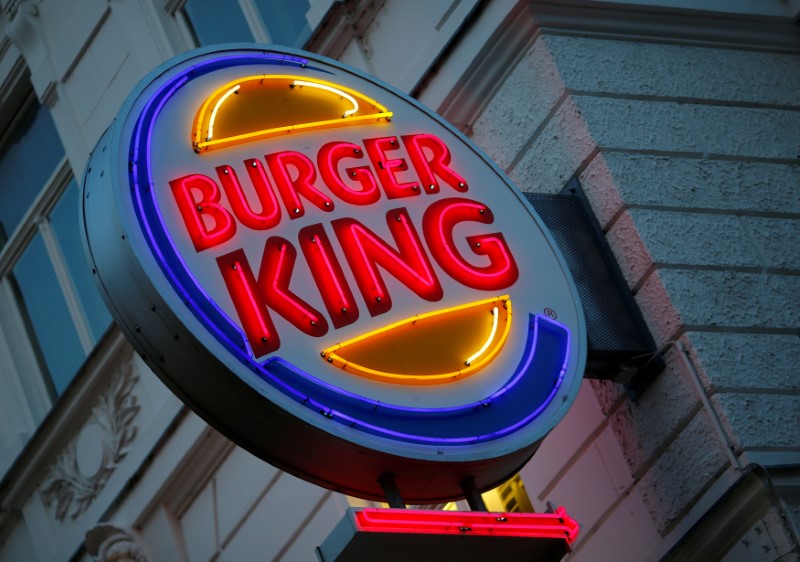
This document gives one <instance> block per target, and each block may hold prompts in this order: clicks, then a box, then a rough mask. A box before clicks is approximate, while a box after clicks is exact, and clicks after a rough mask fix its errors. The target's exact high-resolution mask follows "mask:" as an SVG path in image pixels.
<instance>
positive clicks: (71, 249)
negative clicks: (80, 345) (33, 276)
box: [50, 180, 111, 340]
mask: <svg viewBox="0 0 800 562" xmlns="http://www.w3.org/2000/svg"><path fill="white" fill-rule="evenodd" d="M50 224H51V225H52V226H53V232H54V233H55V236H56V238H57V239H58V244H59V246H60V247H61V252H62V254H63V256H64V260H65V261H66V262H67V267H68V268H69V274H70V277H72V282H73V284H74V285H75V290H76V291H77V293H78V298H79V299H80V301H81V305H82V306H83V311H84V312H85V313H86V318H87V320H88V322H89V328H90V329H91V331H92V337H94V339H95V340H98V339H100V336H102V335H103V333H104V332H105V331H106V328H108V325H109V324H110V323H111V315H110V314H109V313H108V309H107V308H106V306H105V304H104V303H103V300H102V299H101V298H100V294H99V293H98V291H97V287H96V286H95V283H94V279H93V278H92V272H91V269H90V267H89V262H88V261H87V259H86V254H85V253H84V251H83V243H82V242H81V236H80V229H79V225H78V184H77V183H75V180H72V181H71V182H70V183H69V186H67V190H66V191H65V192H64V195H62V196H61V200H60V201H59V202H58V203H57V204H56V207H55V208H54V209H53V212H52V213H51V214H50Z"/></svg>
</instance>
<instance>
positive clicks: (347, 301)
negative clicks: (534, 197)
mask: <svg viewBox="0 0 800 562" xmlns="http://www.w3.org/2000/svg"><path fill="white" fill-rule="evenodd" d="M363 145H364V148H363V149H362V148H361V147H360V146H359V145H357V144H354V143H350V142H329V143H327V144H325V145H323V146H322V147H321V148H320V150H319V151H318V154H317V157H316V164H317V167H315V165H314V162H313V161H312V160H311V159H310V158H309V157H308V156H306V155H304V154H302V153H300V152H292V151H282V152H275V153H271V154H267V155H266V156H265V157H264V161H265V162H266V166H264V164H262V162H261V161H260V160H259V159H256V158H251V159H247V160H244V161H243V162H242V164H243V167H244V169H245V171H246V172H247V173H246V174H243V173H242V172H241V171H240V172H239V173H238V174H237V171H236V170H235V169H234V168H233V167H232V166H229V165H222V166H218V167H217V168H216V170H215V171H216V175H217V177H218V178H219V182H220V184H221V186H222V189H220V187H219V185H218V184H217V182H215V181H214V180H213V179H212V178H210V177H208V176H205V175H202V174H191V175H187V176H183V177H181V178H178V179H175V180H172V181H170V182H169V185H170V187H171V190H172V194H173V196H174V198H175V202H176V204H177V207H178V210H179V212H180V216H181V218H182V220H183V224H184V226H185V227H186V232H187V233H188V235H189V238H190V239H191V241H192V244H193V246H194V248H195V250H196V251H197V252H198V253H200V252H205V251H208V250H210V249H212V248H214V247H216V246H219V245H221V244H223V243H225V242H228V241H230V240H231V239H233V237H234V235H235V234H236V229H237V224H240V225H241V226H242V227H243V228H246V229H249V230H251V231H263V232H264V233H265V235H266V236H265V242H264V249H263V253H262V256H261V262H260V264H253V265H251V263H250V262H249V260H248V257H247V256H246V255H245V252H244V249H243V248H240V249H234V250H232V251H231V250H230V248H229V247H228V248H227V249H226V250H225V251H226V253H225V254H224V255H221V256H218V257H216V262H217V265H218V267H219V271H220V273H221V275H222V279H223V281H224V283H225V287H226V288H227V290H228V293H229V296H230V298H231V301H232V303H233V306H234V308H235V310H236V314H237V315H238V317H239V321H240V324H241V326H242V328H243V330H244V332H245V334H246V336H247V339H248V341H249V342H250V346H251V349H252V350H253V353H254V354H255V356H256V357H261V356H263V355H266V354H268V353H271V352H274V351H276V350H278V349H279V347H280V338H279V336H278V333H277V331H276V328H275V324H274V322H273V320H272V316H271V314H273V313H274V314H278V315H279V316H281V317H283V318H284V319H285V320H286V321H287V322H289V323H290V324H291V325H293V326H294V327H295V328H296V329H298V330H299V331H301V332H302V333H304V334H307V335H309V336H317V337H318V336H322V335H324V334H325V333H327V331H328V329H329V326H328V322H329V321H330V323H331V324H332V325H333V327H334V328H335V329H337V328H341V327H343V326H347V325H349V324H352V323H353V322H355V321H356V320H357V319H358V317H359V307H360V306H366V309H367V311H369V313H370V315H372V316H377V315H379V314H383V313H385V312H388V311H389V310H390V309H391V308H392V295H391V294H390V293H391V292H392V291H397V289H396V288H391V289H390V285H387V282H386V276H391V277H392V278H394V279H395V280H396V281H398V282H399V283H400V284H401V285H402V287H404V288H405V289H408V291H410V292H411V293H413V294H415V295H417V296H418V297H420V298H422V299H424V300H427V301H431V302H435V301H438V300H440V299H442V297H443V289H442V284H441V282H440V276H441V275H442V274H444V275H446V276H449V277H450V278H452V279H453V280H455V281H457V282H458V283H461V284H462V285H464V286H467V287H470V288H473V289H478V290H483V291H500V290H504V289H506V288H508V287H510V286H511V285H513V284H514V283H515V282H516V281H517V279H518V277H519V271H518V268H517V264H516V262H515V260H514V257H513V255H512V253H511V249H510V248H509V246H508V244H507V242H506V240H505V238H504V236H503V234H502V233H500V232H492V231H491V230H489V232H491V233H488V234H487V233H486V232H487V230H488V229H487V228H486V227H485V225H490V224H492V223H493V222H494V216H493V214H492V211H491V210H490V209H489V207H487V206H486V205H485V204H483V203H481V202H478V201H475V200H472V199H467V198H464V197H449V196H446V195H444V194H443V193H442V191H441V190H442V189H446V188H450V189H452V190H453V192H454V193H463V192H466V191H467V190H468V183H467V181H466V180H465V178H464V177H463V176H462V175H461V174H459V173H458V172H457V171H456V170H455V169H453V168H452V167H451V165H450V163H451V159H452V158H451V154H450V151H449V149H448V147H447V145H446V144H445V143H444V142H443V141H442V140H441V139H439V138H438V137H435V136H434V135H429V134H419V135H404V136H402V137H400V139H398V138H396V137H382V138H375V139H365V140H364V141H363ZM403 148H404V149H405V151H404V150H403ZM390 156H391V157H390ZM409 162H410V163H411V167H412V168H413V169H409ZM317 170H319V175H320V177H321V181H318V179H317ZM268 172H269V175H268ZM244 177H247V178H248V179H249V184H248V185H246V186H243V185H242V183H241V181H240V179H241V178H244ZM270 178H271V180H272V181H270ZM223 194H224V198H223ZM384 196H385V197H386V198H387V199H390V200H391V199H399V198H404V197H412V196H414V197H416V196H423V197H432V199H431V203H430V204H428V206H427V208H426V209H425V212H424V214H422V220H421V223H422V224H421V225H419V227H420V228H419V229H418V226H416V225H415V224H414V222H413V219H412V216H411V214H410V213H409V211H408V209H407V208H405V207H403V206H398V207H395V208H392V209H390V210H388V211H386V212H385V215H384V219H385V227H383V226H382V225H381V226H380V228H378V229H376V230H373V228H375V225H376V223H375V222H374V221H372V222H370V224H371V227H367V226H366V225H365V224H364V223H363V222H361V221H359V220H357V219H355V218H350V217H342V216H341V213H339V215H338V217H337V218H335V219H334V220H332V221H330V224H329V225H327V226H326V225H325V224H324V223H322V222H319V221H320V220H321V219H322V218H323V217H324V216H325V214H327V213H329V212H331V211H332V210H333V209H334V199H338V200H339V201H340V202H341V203H343V204H344V205H345V208H346V206H347V205H350V206H352V207H353V208H354V209H365V210H366V208H368V206H370V205H373V204H374V203H376V202H378V201H379V200H380V199H381V197H384ZM418 201H419V202H421V201H422V200H418ZM304 203H310V204H311V206H310V207H308V208H307V207H306V206H305V205H304ZM414 205H415V206H416V208H417V209H419V203H418V202H415V203H414ZM281 206H283V207H284V209H285V210H286V211H287V215H288V216H289V219H290V220H294V219H298V218H300V217H303V216H305V215H306V212H307V211H308V213H309V218H311V217H313V219H312V220H315V221H316V222H314V224H309V225H306V226H303V227H302V228H300V230H299V231H297V234H296V237H297V239H296V241H294V240H289V239H287V238H283V237H281V236H277V235H273V234H267V233H268V232H269V231H270V230H272V229H275V228H276V227H278V226H279V224H280V222H281V220H284V219H283V213H282V210H281ZM383 208H384V209H385V205H384V207H383ZM340 210H341V209H340ZM361 212H363V211H361ZM372 212H374V211H372ZM418 212H419V211H418ZM417 216H419V215H417ZM420 231H421V232H420ZM469 231H472V233H473V234H471V235H466V234H465V233H467V232H469ZM420 234H422V236H420ZM293 236H294V235H293ZM298 246H299V249H300V251H301V252H302V257H303V259H304V260H305V265H306V266H307V269H306V270H305V271H306V272H309V271H310V273H311V278H312V279H313V285H314V286H315V288H316V292H314V294H308V293H307V292H304V291H308V284H307V283H306V284H305V285H302V286H303V287H304V289H303V290H301V291H300V293H303V294H302V295H301V294H298V293H295V292H293V291H292V289H291V288H290V286H291V285H292V282H293V276H294V277H297V276H296V275H294V274H295V264H296V262H297V257H298V250H297V247H298ZM341 256H344V259H343V260H342V258H341ZM344 263H346V264H347V266H348V269H349V270H350V273H351V274H352V277H348V275H346V273H345V270H344V269H343V267H342V266H343V264H344ZM434 266H438V269H437V268H435V267H434ZM256 267H257V268H258V275H257V276H256V275H255V274H254V273H253V271H254V270H255V268H256ZM305 275H306V276H307V273H306V274H305ZM349 279H353V280H354V281H355V284H356V287H357V289H358V292H359V294H360V298H359V299H358V300H356V298H355V296H354V294H353V289H352V288H351V286H350V284H351V281H349ZM298 285H300V284H298ZM391 286H392V287H396V285H391ZM405 289H401V290H405ZM310 303H321V305H322V306H324V308H325V311H326V312H327V318H326V316H324V315H323V313H322V312H320V311H319V310H317V309H316V308H315V306H318V305H312V304H310Z"/></svg>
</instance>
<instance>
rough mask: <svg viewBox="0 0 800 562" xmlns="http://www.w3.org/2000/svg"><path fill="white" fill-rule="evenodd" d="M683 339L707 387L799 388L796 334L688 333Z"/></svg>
mask: <svg viewBox="0 0 800 562" xmlns="http://www.w3.org/2000/svg"><path fill="white" fill-rule="evenodd" d="M686 338H687V340H688V342H689V344H690V345H691V347H692V348H693V350H694V353H693V360H694V361H695V365H696V366H697V367H698V371H699V372H700V373H701V375H702V376H703V377H704V378H705V379H706V380H705V381H704V383H705V384H706V385H707V386H710V387H711V388H714V389H754V388H758V389H764V390H770V391H775V390H793V391H798V390H800V377H798V376H797V358H798V357H800V338H798V337H797V336H796V335H785V334H735V333H733V334H731V333H719V332H689V333H687V334H686Z"/></svg>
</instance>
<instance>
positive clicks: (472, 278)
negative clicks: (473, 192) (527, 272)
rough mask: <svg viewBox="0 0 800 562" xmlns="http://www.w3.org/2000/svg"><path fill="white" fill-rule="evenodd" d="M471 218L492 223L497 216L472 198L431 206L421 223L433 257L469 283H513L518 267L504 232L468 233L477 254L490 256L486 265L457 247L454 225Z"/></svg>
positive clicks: (487, 287) (487, 286)
mask: <svg viewBox="0 0 800 562" xmlns="http://www.w3.org/2000/svg"><path fill="white" fill-rule="evenodd" d="M469 221H471V222H480V223H483V224H492V223H493V222H494V216H493V215H492V211H490V210H489V208H488V207H487V206H486V205H483V204H482V203H478V202H477V201H472V200H471V199H462V198H450V199H440V200H439V201H436V202H435V203H433V204H432V205H431V206H430V207H428V210H426V211H425V216H424V218H423V219H422V225H423V230H424V232H425V239H426V240H427V241H428V247H429V248H430V250H431V253H432V254H433V257H434V258H435V259H436V261H437V262H438V263H439V265H440V266H441V267H442V269H444V270H445V271H446V272H447V274H448V275H450V277H452V278H453V279H455V280H456V281H458V282H459V283H462V284H464V285H466V286H467V287H472V288H473V289H482V290H484V291H496V290H500V289H505V288H506V287H510V286H511V285H513V284H514V283H515V282H516V281H517V278H518V277H519V271H518V270H517V264H516V262H515V261H514V257H513V256H512V255H511V250H509V248H508V244H506V240H505V238H504V237H503V235H502V234H501V233H499V232H498V233H495V234H481V235H476V236H468V237H467V243H468V244H469V248H470V250H472V252H473V253H474V254H477V255H479V256H487V257H488V258H489V264H488V265H486V266H483V267H479V266H476V265H472V264H471V263H470V262H468V261H467V260H465V259H464V257H463V256H462V255H461V253H459V251H458V250H457V245H456V241H455V240H454V238H453V229H454V228H455V226H456V225H457V224H459V223H462V222H469Z"/></svg>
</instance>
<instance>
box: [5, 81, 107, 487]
mask: <svg viewBox="0 0 800 562" xmlns="http://www.w3.org/2000/svg"><path fill="white" fill-rule="evenodd" d="M78 197H79V190H78V185H77V182H76V181H75V179H74V178H73V177H72V174H71V172H70V170H69V166H68V164H67V161H66V158H65V154H64V148H63V146H62V145H61V142H60V140H59V137H58V134H57V132H56V128H55V124H54V123H53V119H52V117H51V115H50V111H49V110H48V109H47V108H46V107H42V106H40V105H39V104H38V102H37V100H36V98H35V96H34V95H33V94H32V93H31V94H29V95H28V96H27V98H26V100H25V102H24V103H23V104H22V107H20V108H19V109H18V110H17V111H16V113H15V117H14V118H13V119H12V120H11V122H10V124H9V126H8V127H7V129H6V130H5V131H4V132H3V135H2V137H0V385H1V387H0V423H2V424H3V425H4V427H5V429H4V430H3V431H0V459H3V460H2V462H0V472H2V469H3V468H5V467H4V466H2V465H3V464H4V463H5V462H10V460H13V458H14V456H15V455H14V454H4V453H12V452H11V451H9V448H11V447H13V446H14V445H15V444H16V447H17V448H19V447H20V446H21V445H20V444H21V443H24V441H25V440H26V438H27V436H29V435H30V433H32V430H33V429H34V428H35V426H36V424H38V423H39V422H40V421H41V419H42V418H43V417H44V415H45V414H46V413H47V411H49V409H50V408H51V406H52V404H53V403H54V402H55V400H56V399H57V398H58V397H59V396H60V395H61V394H63V393H64V391H65V390H66V388H67V386H68V385H69V383H70V381H72V379H73V378H74V376H75V374H76V373H77V372H78V370H79V369H80V367H81V366H82V365H83V363H84V361H85V359H86V357H87V355H88V354H89V352H90V351H91V350H92V349H93V348H94V346H95V344H96V343H97V341H98V340H99V339H100V338H101V337H102V335H103V334H104V333H105V331H106V329H107V328H108V326H109V325H110V323H111V316H110V315H109V313H108V311H107V310H106V308H105V305H104V304H103V302H102V300H101V299H100V296H99V294H98V292H97V289H96V288H95V284H94V280H93V279H92V274H91V271H90V269H89V265H88V263H87V260H86V257H85V254H84V251H83V247H82V243H81V238H80V230H79V224H78ZM10 418H11V419H10ZM12 427H13V428H15V429H14V433H15V435H8V432H9V431H10V430H9V428H12ZM15 452H16V451H14V453H15Z"/></svg>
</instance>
